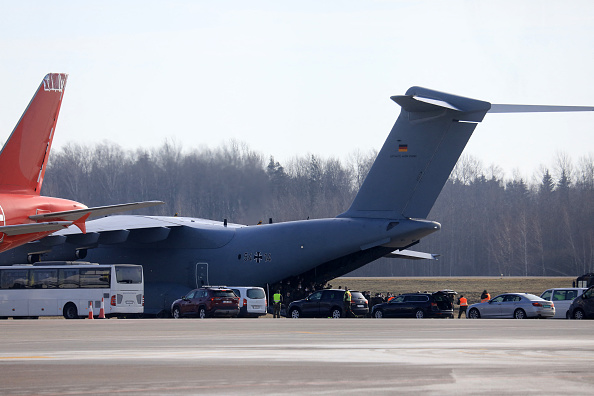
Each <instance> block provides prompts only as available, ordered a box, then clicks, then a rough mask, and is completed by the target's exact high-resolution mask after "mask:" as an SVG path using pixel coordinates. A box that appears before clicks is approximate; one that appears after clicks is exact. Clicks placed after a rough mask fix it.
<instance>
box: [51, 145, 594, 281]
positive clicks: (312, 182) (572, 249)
mask: <svg viewBox="0 0 594 396" xmlns="http://www.w3.org/2000/svg"><path fill="white" fill-rule="evenodd" d="M376 155H377V152H366V153H363V152H360V151H358V152H354V153H352V154H350V155H349V156H348V158H347V159H346V160H345V161H341V160H339V159H337V158H321V157H318V156H316V155H311V154H309V155H303V156H298V157H294V158H293V159H291V160H289V161H287V162H286V163H284V164H281V163H279V162H278V161H275V159H274V158H273V157H265V156H264V155H263V154H261V153H259V152H257V151H254V150H252V149H251V148H250V147H249V146H248V145H247V144H245V143H242V142H237V141H231V142H228V143H227V144H224V145H222V146H220V147H218V148H214V149H210V148H200V149H194V150H182V147H181V146H180V145H179V144H177V143H175V142H170V141H167V142H165V143H163V144H162V145H161V146H160V147H156V148H153V149H148V150H147V149H137V150H125V149H122V148H121V147H120V146H118V145H116V144H112V143H108V142H105V143H102V144H98V145H94V146H85V145H77V144H69V145H66V146H64V147H63V148H61V149H59V150H55V151H54V152H53V153H52V155H51V157H50V162H49V165H48V168H47V172H46V176H45V180H44V184H43V189H42V194H43V195H51V196H56V197H61V198H68V199H73V200H76V201H79V202H83V203H85V204H86V205H88V206H101V205H109V204H116V203H124V202H135V201H143V200H162V201H165V202H166V204H165V205H162V206H159V207H154V208H148V209H144V210H142V211H140V212H137V213H140V214H153V215H166V216H172V215H174V214H175V213H178V214H179V215H180V216H190V217H200V218H207V219H214V220H220V221H222V220H223V219H228V221H229V222H232V223H239V224H256V223H257V222H258V221H260V220H262V221H264V222H267V221H268V219H269V218H272V219H273V221H274V222H281V221H290V220H302V219H307V218H322V217H334V216H336V215H338V214H340V213H342V212H344V211H346V210H347V209H348V207H349V206H350V204H351V202H352V200H353V198H354V196H355V195H356V193H357V191H358V189H359V187H360V186H361V184H362V183H363V180H364V178H365V175H366V174H367V172H368V171H369V168H370V166H371V164H372V163H373V161H374V159H375V157H376ZM429 219H430V220H435V221H438V222H440V223H441V224H442V229H441V231H439V232H437V233H435V234H433V235H431V236H429V237H427V238H425V239H423V240H422V241H421V243H420V244H418V245H416V246H415V247H414V248H413V249H416V250H419V251H424V252H430V253H436V254H440V255H441V256H440V258H439V260H438V261H410V260H399V259H380V260H377V261H376V262H373V263H371V264H368V265H367V266H365V267H363V268H360V269H359V270H357V271H354V272H353V273H351V274H352V275H355V276H493V275H496V276H498V275H501V274H502V275H505V276H509V275H512V276H513V275H517V276H561V275H563V276H576V275H580V274H583V273H585V272H591V271H593V270H594V157H592V155H590V156H587V157H583V158H580V159H579V160H578V161H577V162H575V163H574V162H573V161H572V160H571V159H569V158H568V157H567V156H566V155H564V154H558V155H557V157H556V159H555V163H553V164H550V167H548V168H547V167H541V168H540V169H538V170H535V171H534V175H533V177H532V179H531V180H524V179H523V178H522V177H520V176H518V175H514V176H513V177H512V178H511V179H505V178H504V176H503V172H502V170H501V169H500V168H498V167H497V166H495V165H491V166H490V167H488V168H485V167H484V166H483V165H482V163H481V162H480V161H479V160H477V159H476V158H473V157H469V156H463V157H462V158H461V159H460V160H459V161H458V164H457V165H456V167H455V169H454V170H453V172H452V174H451V175H450V177H449V179H448V181H447V183H446V185H445V186H444V189H443V190H442V192H441V195H440V196H439V198H438V200H437V202H436V204H435V206H434V207H433V210H432V211H431V213H430V215H429Z"/></svg>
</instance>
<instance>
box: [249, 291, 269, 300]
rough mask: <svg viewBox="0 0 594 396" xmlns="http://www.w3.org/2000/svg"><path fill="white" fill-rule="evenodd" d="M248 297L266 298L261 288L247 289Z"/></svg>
mask: <svg viewBox="0 0 594 396" xmlns="http://www.w3.org/2000/svg"><path fill="white" fill-rule="evenodd" d="M247 296H248V298H266V294H265V293H264V290H262V289H247Z"/></svg>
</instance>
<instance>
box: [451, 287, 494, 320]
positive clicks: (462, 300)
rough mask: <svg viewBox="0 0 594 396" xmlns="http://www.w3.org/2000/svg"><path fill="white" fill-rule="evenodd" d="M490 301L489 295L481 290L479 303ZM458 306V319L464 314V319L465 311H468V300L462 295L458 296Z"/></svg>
mask: <svg viewBox="0 0 594 396" xmlns="http://www.w3.org/2000/svg"><path fill="white" fill-rule="evenodd" d="M490 299H491V295H490V294H489V292H488V291H487V290H483V294H481V302H482V303H483V302H487V301H489V300H490ZM458 305H459V306H460V308H459V309H458V319H460V317H461V316H462V314H463V313H464V317H466V310H467V309H468V300H467V299H466V297H464V294H460V298H458Z"/></svg>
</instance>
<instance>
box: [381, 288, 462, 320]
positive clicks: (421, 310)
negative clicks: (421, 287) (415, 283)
mask: <svg viewBox="0 0 594 396" xmlns="http://www.w3.org/2000/svg"><path fill="white" fill-rule="evenodd" d="M371 316H372V317H374V318H376V319H380V318H388V317H391V318H417V319H422V318H453V317H454V307H453V305H452V302H451V301H450V299H449V298H448V296H447V294H446V293H443V292H436V293H408V294H401V295H399V296H396V297H394V298H392V299H391V300H390V301H388V302H385V303H382V304H377V305H374V306H373V309H372V311H371Z"/></svg>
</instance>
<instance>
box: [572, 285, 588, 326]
mask: <svg viewBox="0 0 594 396" xmlns="http://www.w3.org/2000/svg"><path fill="white" fill-rule="evenodd" d="M566 316H567V318H568V319H593V318H594V286H591V287H590V288H589V289H588V290H586V291H584V293H583V294H582V295H581V296H577V297H576V298H575V299H574V300H573V302H572V303H571V305H570V306H569V309H568V310H567V314H566Z"/></svg>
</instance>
